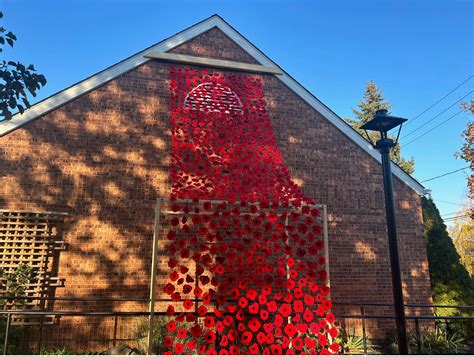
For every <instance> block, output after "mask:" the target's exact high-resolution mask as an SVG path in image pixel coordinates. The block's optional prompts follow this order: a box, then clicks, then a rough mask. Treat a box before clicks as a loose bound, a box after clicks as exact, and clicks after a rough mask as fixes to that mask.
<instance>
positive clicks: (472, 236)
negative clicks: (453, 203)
mask: <svg viewBox="0 0 474 357" xmlns="http://www.w3.org/2000/svg"><path fill="white" fill-rule="evenodd" d="M470 212H472V208H471V209H470V208H468V207H466V208H465V209H463V210H461V211H460V212H459V216H460V217H459V218H458V219H456V220H455V221H454V226H453V228H452V230H450V235H451V237H452V238H453V241H454V246H455V247H456V250H457V251H458V253H459V256H460V257H461V263H462V264H463V265H464V267H465V268H466V270H467V271H468V272H469V274H470V275H471V277H474V224H473V222H472V218H471V217H470V216H469V214H470Z"/></svg>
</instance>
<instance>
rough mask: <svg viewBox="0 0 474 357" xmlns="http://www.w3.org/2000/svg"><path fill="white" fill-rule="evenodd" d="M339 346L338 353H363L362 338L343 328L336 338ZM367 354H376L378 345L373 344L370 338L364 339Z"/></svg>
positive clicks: (353, 331)
mask: <svg viewBox="0 0 474 357" xmlns="http://www.w3.org/2000/svg"><path fill="white" fill-rule="evenodd" d="M336 341H337V342H338V343H339V346H340V350H339V351H340V353H341V354H343V355H362V354H364V338H363V337H362V336H359V335H357V334H356V333H355V329H353V330H352V333H347V332H346V331H345V330H341V331H340V335H339V337H338V338H337V339H336ZM365 343H366V348H367V354H378V353H379V351H378V349H379V346H377V345H376V344H374V343H373V342H372V341H371V340H370V339H368V338H366V339H365Z"/></svg>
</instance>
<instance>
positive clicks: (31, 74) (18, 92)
mask: <svg viewBox="0 0 474 357" xmlns="http://www.w3.org/2000/svg"><path fill="white" fill-rule="evenodd" d="M2 18H3V13H2V12H0V19H2ZM15 41H16V36H15V35H14V34H13V33H12V32H11V31H8V32H7V30H6V29H5V28H3V27H2V26H0V53H2V52H3V49H4V46H6V45H7V44H8V45H9V46H10V47H13V45H14V43H15ZM45 84H46V78H45V77H44V76H43V75H42V74H39V73H36V70H35V67H34V66H33V65H32V64H30V65H29V66H25V65H23V64H21V63H20V62H15V61H7V60H4V59H3V60H0V121H1V120H9V119H11V118H12V116H13V111H16V110H18V111H19V112H20V113H22V114H23V112H24V111H25V109H26V108H29V107H30V102H29V101H28V93H29V94H31V95H32V96H33V97H34V96H36V91H37V90H38V89H40V88H41V87H43V86H44V85H45Z"/></svg>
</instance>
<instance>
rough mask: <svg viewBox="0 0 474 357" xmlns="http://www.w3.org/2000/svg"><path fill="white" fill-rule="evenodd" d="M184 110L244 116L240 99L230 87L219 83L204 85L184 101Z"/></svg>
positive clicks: (196, 88)
mask: <svg viewBox="0 0 474 357" xmlns="http://www.w3.org/2000/svg"><path fill="white" fill-rule="evenodd" d="M184 109H187V110H197V111H201V112H205V113H225V114H232V115H243V114H244V111H243V109H242V102H241V101H240V98H239V97H238V96H237V94H235V93H234V92H233V91H232V90H230V88H229V87H225V86H223V85H222V84H219V83H211V82H206V83H202V84H200V85H198V86H196V87H195V88H193V90H192V91H190V92H189V93H188V94H187V95H186V98H185V99H184Z"/></svg>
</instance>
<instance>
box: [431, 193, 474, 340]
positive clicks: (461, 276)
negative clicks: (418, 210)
mask: <svg viewBox="0 0 474 357" xmlns="http://www.w3.org/2000/svg"><path fill="white" fill-rule="evenodd" d="M422 207H423V220H424V222H425V228H424V234H425V238H426V239H427V241H428V262H429V267H430V277H431V289H432V292H433V301H434V303H435V304H438V305H474V279H473V278H472V277H471V276H470V275H469V273H468V272H467V270H466V268H465V267H464V266H463V265H462V264H461V261H460V257H459V254H458V253H457V252H456V248H455V247H454V243H453V241H452V240H451V238H450V236H449V234H448V231H447V230H446V225H445V224H444V222H443V220H442V219H441V216H440V214H439V211H438V208H436V205H435V204H434V202H433V200H431V199H427V198H425V197H423V198H422ZM437 313H438V314H440V315H445V316H446V315H453V314H454V315H462V314H471V316H474V311H472V310H471V311H470V312H469V310H461V309H459V310H455V309H443V308H440V309H437ZM473 327H474V326H471V331H470V332H471V333H473V332H474V330H472V328H473Z"/></svg>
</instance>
